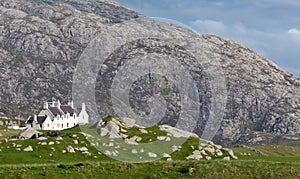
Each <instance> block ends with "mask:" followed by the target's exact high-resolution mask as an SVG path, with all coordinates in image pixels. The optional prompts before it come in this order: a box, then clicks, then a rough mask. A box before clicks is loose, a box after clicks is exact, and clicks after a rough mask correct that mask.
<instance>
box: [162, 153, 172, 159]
mask: <svg viewBox="0 0 300 179" xmlns="http://www.w3.org/2000/svg"><path fill="white" fill-rule="evenodd" d="M162 156H163V158H171V155H170V154H167V153H163V154H162Z"/></svg>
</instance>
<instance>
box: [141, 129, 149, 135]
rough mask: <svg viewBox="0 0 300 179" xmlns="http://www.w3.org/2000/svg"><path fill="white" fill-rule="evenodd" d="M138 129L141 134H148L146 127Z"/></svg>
mask: <svg viewBox="0 0 300 179" xmlns="http://www.w3.org/2000/svg"><path fill="white" fill-rule="evenodd" d="M139 131H140V132H141V133H142V134H148V131H147V130H146V129H139Z"/></svg>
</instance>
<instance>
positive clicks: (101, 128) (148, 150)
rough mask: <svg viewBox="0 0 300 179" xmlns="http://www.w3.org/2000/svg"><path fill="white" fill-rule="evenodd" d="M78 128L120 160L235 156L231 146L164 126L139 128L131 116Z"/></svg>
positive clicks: (99, 146) (140, 160)
mask: <svg viewBox="0 0 300 179" xmlns="http://www.w3.org/2000/svg"><path fill="white" fill-rule="evenodd" d="M81 129H82V130H83V131H84V132H87V133H89V135H90V136H93V137H92V138H91V137H90V140H91V142H92V143H94V144H95V146H96V147H97V149H99V150H100V151H101V152H102V153H104V154H106V155H108V156H111V157H112V158H115V159H117V160H122V161H128V162H144V161H152V160H157V159H163V160H167V161H173V160H212V159H223V160H231V159H238V157H237V156H235V155H234V153H233V151H232V150H231V149H227V148H223V147H222V146H221V145H216V144H214V143H213V142H211V141H206V140H203V139H200V138H199V137H198V135H197V134H194V133H190V132H187V131H183V130H180V129H178V128H175V127H171V126H168V125H161V126H150V127H142V126H139V125H136V124H135V121H134V120H132V119H120V118H115V117H111V116H109V117H106V118H104V119H103V120H101V121H100V122H99V123H96V125H94V126H93V127H92V128H89V129H85V128H84V127H82V128H81ZM95 129H96V131H97V134H95V133H93V131H95Z"/></svg>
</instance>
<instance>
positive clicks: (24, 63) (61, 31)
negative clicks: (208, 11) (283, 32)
mask: <svg viewBox="0 0 300 179" xmlns="http://www.w3.org/2000/svg"><path fill="white" fill-rule="evenodd" d="M139 17H141V16H140V15H139V14H137V13H135V12H133V11H130V10H128V9H125V8H123V7H121V6H119V5H116V4H115V3H113V2H110V1H93V0H86V1H83V0H58V1H56V0H40V1H32V0H18V1H17V0H12V1H6V0H0V115H2V116H7V117H17V116H21V117H23V118H27V116H28V115H29V114H32V113H33V112H37V111H38V110H39V108H40V107H41V106H42V103H43V102H44V101H45V100H47V99H49V98H52V97H56V98H58V99H60V100H61V101H62V102H63V103H64V102H66V101H67V100H69V99H71V90H72V89H71V88H72V77H73V73H74V71H75V67H76V64H77V61H78V58H79V56H80V55H81V54H82V52H83V50H84V49H85V48H86V47H87V45H88V44H89V42H90V41H91V40H92V39H93V38H94V37H96V36H97V34H99V33H101V32H102V31H104V30H106V29H108V28H109V27H111V26H112V25H114V24H118V23H121V22H124V21H128V20H133V19H138V18H139ZM169 26H170V25H169V24H165V25H164V28H168V27H169ZM170 27H171V26H170ZM173 28H174V27H173ZM129 30H130V29H129ZM178 34H179V35H181V36H184V34H185V31H182V30H180V29H178ZM182 34H183V35H182ZM198 38H200V39H201V41H200V42H199V43H201V46H200V47H199V49H202V50H203V51H206V52H209V53H213V54H215V56H217V57H218V58H217V59H215V60H217V62H218V63H219V64H221V67H222V69H223V71H224V73H225V77H226V87H227V93H228V94H227V96H226V98H227V104H226V110H225V113H224V116H223V121H222V125H221V127H220V129H219V131H218V133H217V135H216V136H215V138H214V141H215V142H217V143H223V144H224V143H226V141H228V142H227V143H226V144H232V143H237V142H240V141H242V139H243V136H244V135H245V134H247V133H249V132H251V131H264V132H272V133H280V134H297V133H298V134H299V133H300V131H299V130H300V105H299V104H300V99H299V96H298V94H300V80H299V79H298V78H297V77H295V76H293V75H291V74H290V73H287V72H285V71H283V70H281V69H280V68H279V67H277V66H276V65H275V64H273V63H272V62H270V61H268V60H267V59H265V58H263V57H261V56H259V55H258V54H257V53H255V52H253V51H252V50H251V49H249V48H247V47H245V46H243V45H241V44H238V43H236V42H233V41H230V40H227V39H224V38H221V37H217V36H213V35H199V37H198ZM178 44H180V42H178ZM147 53H156V54H158V55H161V56H165V55H169V54H172V56H174V58H177V59H179V60H181V61H182V62H183V63H184V64H185V65H186V66H187V67H188V68H189V70H190V71H193V77H194V78H195V81H196V82H197V87H198V89H199V91H201V93H200V96H199V97H200V100H201V104H202V106H201V109H200V117H199V119H197V120H198V123H197V127H196V128H195V131H194V132H196V133H197V134H198V135H199V136H201V134H202V132H203V128H204V126H205V124H206V122H207V119H208V117H209V110H210V109H211V96H212V95H213V94H211V89H210V88H209V83H210V81H209V80H208V78H207V74H205V70H204V69H203V67H202V66H201V65H199V63H198V61H197V60H199V59H195V58H193V57H192V56H191V55H190V54H189V53H188V52H187V51H185V50H184V49H183V48H181V47H180V46H178V45H176V44H175V45H174V44H164V42H161V41H160V40H159V39H142V40H140V41H135V42H131V43H129V44H126V45H124V46H123V47H122V48H121V49H118V50H117V51H116V52H115V53H114V54H112V55H111V56H110V57H109V58H108V59H107V60H106V63H105V64H104V65H103V66H102V67H103V68H102V71H100V72H99V76H98V79H97V80H98V82H99V83H101V85H100V86H97V87H96V90H97V93H96V97H98V99H96V100H97V102H98V104H99V105H101V108H99V109H98V111H99V113H100V114H101V117H106V116H107V115H114V114H115V113H114V111H113V109H112V108H111V101H110V98H109V97H108V96H109V90H107V89H109V87H110V86H109V85H110V84H111V82H112V78H113V77H114V75H115V73H116V72H117V71H118V70H119V68H120V67H121V66H122V64H124V63H126V62H128V60H130V59H131V58H133V57H137V56H143V55H144V54H147ZM215 62H216V61H214V60H212V61H211V64H212V65H214V64H215ZM148 78H149V76H147V75H146V76H142V77H141V78H140V79H138V80H137V81H136V82H135V83H133V84H132V90H131V91H130V96H131V97H132V98H131V99H130V105H131V106H132V107H133V108H134V112H135V113H136V114H138V115H147V114H148V113H150V112H151V105H149V104H148V99H149V98H150V97H151V95H153V94H161V95H162V96H163V98H164V99H165V101H166V106H167V109H168V110H167V112H166V114H165V116H164V118H163V119H162V120H161V121H160V123H159V124H160V125H163V124H169V125H171V126H175V124H176V122H177V120H176V119H177V118H178V115H179V113H180V110H181V106H180V96H179V95H178V89H177V88H176V86H174V84H172V82H171V81H169V80H168V79H167V78H166V77H164V76H159V75H157V74H154V75H153V76H152V78H151V80H152V81H151V82H153V83H151V85H149V84H148V83H147V79H148ZM158 84H164V85H158ZM137 99H138V100H137ZM93 120H94V121H98V120H99V119H93Z"/></svg>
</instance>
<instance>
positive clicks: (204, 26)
mask: <svg viewBox="0 0 300 179" xmlns="http://www.w3.org/2000/svg"><path fill="white" fill-rule="evenodd" d="M191 24H192V26H193V27H195V28H196V29H197V30H198V31H199V32H200V33H208V34H224V33H225V32H226V26H225V25H224V23H223V22H221V21H214V20H200V19H198V20H196V21H193V22H192V23H191Z"/></svg>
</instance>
